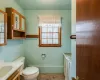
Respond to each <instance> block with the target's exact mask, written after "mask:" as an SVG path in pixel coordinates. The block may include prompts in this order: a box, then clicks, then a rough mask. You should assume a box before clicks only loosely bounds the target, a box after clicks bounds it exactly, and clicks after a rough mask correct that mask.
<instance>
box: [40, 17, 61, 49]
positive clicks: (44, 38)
mask: <svg viewBox="0 0 100 80" xmlns="http://www.w3.org/2000/svg"><path fill="white" fill-rule="evenodd" d="M40 20H41V18H40ZM39 24H40V26H39V46H40V47H61V23H60V17H59V20H58V17H54V16H53V17H45V18H44V17H42V21H40V23H39Z"/></svg>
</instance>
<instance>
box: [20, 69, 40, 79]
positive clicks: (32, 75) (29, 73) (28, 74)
mask: <svg viewBox="0 0 100 80" xmlns="http://www.w3.org/2000/svg"><path fill="white" fill-rule="evenodd" d="M38 75H39V69H38V68H36V67H26V68H25V69H24V70H23V72H22V76H23V78H24V80H37V77H38Z"/></svg>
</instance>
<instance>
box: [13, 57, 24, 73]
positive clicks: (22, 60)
mask: <svg viewBox="0 0 100 80" xmlns="http://www.w3.org/2000/svg"><path fill="white" fill-rule="evenodd" d="M24 62H25V57H20V58H18V59H16V60H15V61H13V63H17V64H18V63H23V65H22V66H21V67H20V74H22V71H23V68H24Z"/></svg>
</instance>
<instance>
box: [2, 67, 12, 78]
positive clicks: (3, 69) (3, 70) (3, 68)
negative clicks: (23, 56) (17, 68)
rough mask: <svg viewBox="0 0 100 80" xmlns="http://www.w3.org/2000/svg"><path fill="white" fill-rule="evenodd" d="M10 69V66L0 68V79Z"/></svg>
mask: <svg viewBox="0 0 100 80" xmlns="http://www.w3.org/2000/svg"><path fill="white" fill-rule="evenodd" d="M11 69H12V66H3V67H2V68H0V77H4V76H5V75H6V74H7V73H8V72H9V71H10V70H11Z"/></svg>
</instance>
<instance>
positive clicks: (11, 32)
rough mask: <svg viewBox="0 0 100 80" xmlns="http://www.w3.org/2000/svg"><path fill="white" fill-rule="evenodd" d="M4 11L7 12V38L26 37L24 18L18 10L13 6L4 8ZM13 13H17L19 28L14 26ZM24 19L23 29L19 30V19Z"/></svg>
mask: <svg viewBox="0 0 100 80" xmlns="http://www.w3.org/2000/svg"><path fill="white" fill-rule="evenodd" d="M6 12H7V14H8V16H7V18H8V20H9V21H8V22H7V23H8V29H7V30H8V37H7V38H8V39H25V38H26V19H25V17H24V16H23V15H22V14H20V13H19V12H18V11H16V10H15V9H13V8H6ZM15 14H18V16H19V28H15V20H14V19H15ZM22 18H23V19H24V20H25V22H24V25H25V26H24V30H21V26H22V21H21V19H22Z"/></svg>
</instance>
